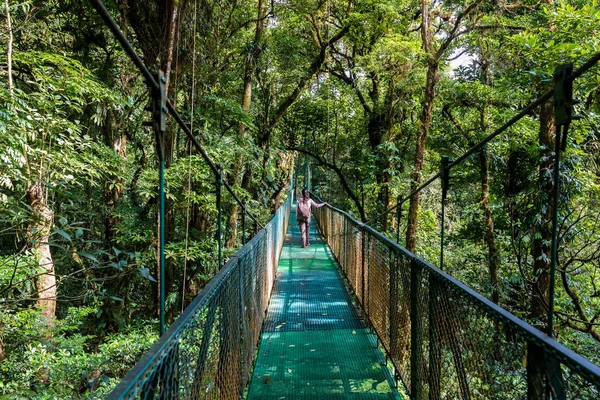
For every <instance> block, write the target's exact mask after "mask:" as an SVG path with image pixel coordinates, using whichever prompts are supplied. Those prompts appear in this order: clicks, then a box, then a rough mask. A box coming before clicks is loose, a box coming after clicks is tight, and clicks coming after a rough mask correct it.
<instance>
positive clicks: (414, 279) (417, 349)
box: [410, 260, 423, 400]
mask: <svg viewBox="0 0 600 400" xmlns="http://www.w3.org/2000/svg"><path fill="white" fill-rule="evenodd" d="M422 276H423V270H422V268H421V267H420V266H418V265H417V262H416V261H415V260H411V265H410V398H411V399H412V400H421V399H422V398H423V390H422V388H423V379H422V376H421V372H422V371H423V326H422V323H421V321H422V319H421V315H422V312H423V309H422V308H423V307H422V304H421V301H422V285H421V279H422Z"/></svg>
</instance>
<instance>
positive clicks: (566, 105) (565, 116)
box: [547, 64, 578, 337]
mask: <svg viewBox="0 0 600 400" xmlns="http://www.w3.org/2000/svg"><path fill="white" fill-rule="evenodd" d="M572 73H573V64H564V65H561V66H560V67H558V68H557V69H556V71H555V72H554V123H555V124H556V135H555V138H554V167H553V171H552V175H553V181H554V187H553V197H554V198H553V199H552V200H553V201H552V202H553V210H552V250H551V251H552V253H551V255H550V288H549V293H548V328H547V333H548V336H550V337H553V335H554V332H553V320H554V289H555V280H556V264H557V261H558V205H559V201H560V200H559V198H558V197H559V195H560V151H561V150H564V149H565V148H566V144H567V132H568V130H569V125H570V123H571V120H572V119H576V118H578V117H576V116H573V81H572V80H569V79H567V77H568V76H570V75H571V74H572ZM561 127H564V128H563V132H562V137H561Z"/></svg>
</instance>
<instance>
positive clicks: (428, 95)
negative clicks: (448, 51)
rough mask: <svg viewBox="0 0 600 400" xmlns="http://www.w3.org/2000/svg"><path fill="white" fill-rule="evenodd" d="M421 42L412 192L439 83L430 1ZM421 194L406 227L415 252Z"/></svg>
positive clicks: (424, 7)
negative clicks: (422, 77)
mask: <svg viewBox="0 0 600 400" xmlns="http://www.w3.org/2000/svg"><path fill="white" fill-rule="evenodd" d="M421 40H422V41H423V50H425V53H426V55H425V56H426V57H427V80H426V83H425V95H424V98H423V108H422V109H421V117H420V125H419V132H418V134H417V144H416V149H415V161H414V164H413V171H412V173H411V178H412V183H411V192H413V191H414V190H415V189H417V188H418V187H419V184H420V183H421V170H422V169H423V157H424V155H425V141H426V140H427V135H428V134H429V127H430V126H431V120H432V118H433V102H434V100H435V85H436V83H437V81H438V76H437V73H438V69H439V59H438V58H437V57H436V55H435V52H434V49H433V33H432V32H431V20H430V15H429V0H421ZM419 197H420V196H419V193H417V194H416V195H414V196H413V197H411V199H410V205H409V207H408V222H407V227H406V248H407V249H408V250H409V251H411V252H413V253H414V252H415V250H416V248H417V222H418V216H417V212H418V210H419Z"/></svg>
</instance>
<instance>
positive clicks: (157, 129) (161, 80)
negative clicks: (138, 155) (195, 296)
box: [150, 71, 167, 336]
mask: <svg viewBox="0 0 600 400" xmlns="http://www.w3.org/2000/svg"><path fill="white" fill-rule="evenodd" d="M154 75H155V76H154V79H155V80H156V81H157V82H158V88H154V87H152V86H150V89H151V92H152V93H151V94H152V107H151V111H152V127H153V129H154V136H155V140H156V155H157V156H158V162H159V164H158V187H159V188H158V196H159V217H158V224H159V229H158V236H159V239H158V241H159V247H158V269H159V281H158V282H159V299H158V303H159V312H158V313H159V321H160V322H159V333H160V335H161V336H162V334H163V333H164V332H165V143H164V139H165V131H166V130H167V106H166V102H167V98H166V96H165V85H166V82H167V78H166V77H165V74H164V73H163V72H162V71H158V72H156V73H155V74H154Z"/></svg>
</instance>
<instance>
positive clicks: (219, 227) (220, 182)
mask: <svg viewBox="0 0 600 400" xmlns="http://www.w3.org/2000/svg"><path fill="white" fill-rule="evenodd" d="M222 192H223V168H222V167H219V172H218V173H217V247H218V260H219V261H218V262H219V269H221V267H222V266H223V234H222V229H223V227H222V223H223V222H222V221H221V219H222V206H221V200H222V199H221V196H222Z"/></svg>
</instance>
